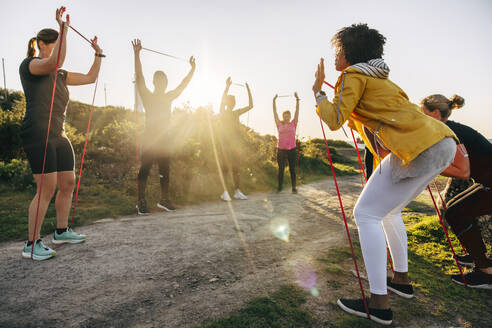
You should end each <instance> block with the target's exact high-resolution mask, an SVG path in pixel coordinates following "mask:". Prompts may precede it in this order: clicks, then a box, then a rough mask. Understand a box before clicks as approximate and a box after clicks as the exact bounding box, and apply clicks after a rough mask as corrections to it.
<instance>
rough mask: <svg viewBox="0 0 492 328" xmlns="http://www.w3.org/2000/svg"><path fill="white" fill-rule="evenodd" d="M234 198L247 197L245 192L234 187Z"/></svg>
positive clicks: (244, 198)
mask: <svg viewBox="0 0 492 328" xmlns="http://www.w3.org/2000/svg"><path fill="white" fill-rule="evenodd" d="M234 198H236V199H243V200H246V199H248V197H247V196H246V195H245V194H243V193H242V192H241V190H239V189H236V192H235V193H234Z"/></svg>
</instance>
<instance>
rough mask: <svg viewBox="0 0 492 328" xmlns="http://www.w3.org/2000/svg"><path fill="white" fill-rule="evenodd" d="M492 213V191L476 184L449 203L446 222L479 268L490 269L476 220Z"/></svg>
mask: <svg viewBox="0 0 492 328" xmlns="http://www.w3.org/2000/svg"><path fill="white" fill-rule="evenodd" d="M491 213H492V189H491V188H488V187H485V186H483V185H481V184H478V183H475V184H473V185H472V186H471V187H469V188H468V189H466V190H465V191H463V192H462V193H461V194H459V195H456V196H455V197H454V198H453V199H451V200H450V201H449V202H448V209H447V210H446V213H445V216H444V217H445V218H446V221H447V222H448V223H449V225H450V226H451V228H452V229H453V231H454V233H455V234H456V236H457V237H458V239H459V240H460V241H461V243H462V244H463V246H464V247H465V248H466V251H467V252H468V253H469V254H470V255H471V256H472V258H473V260H474V261H475V265H476V266H477V267H479V268H485V267H490V266H491V265H492V263H490V261H489V260H488V259H487V256H486V248H485V244H484V242H483V239H482V235H481V232H480V228H479V226H478V224H477V222H476V218H477V217H479V216H482V215H486V214H491Z"/></svg>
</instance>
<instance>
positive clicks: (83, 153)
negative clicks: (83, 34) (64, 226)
mask: <svg viewBox="0 0 492 328" xmlns="http://www.w3.org/2000/svg"><path fill="white" fill-rule="evenodd" d="M98 81H99V79H97V80H96V83H95V86H94V94H93V95H92V104H91V109H90V112H89V122H88V123H87V130H86V132H85V142H84V150H83V151H82V158H81V160H80V170H79V177H78V181H77V190H76V191H75V200H74V203H73V210H72V221H71V222H70V229H71V228H72V226H73V222H74V218H75V209H76V208H77V199H78V196H79V187H80V180H81V178H82V170H83V168H84V158H85V151H86V149H87V140H88V139H89V131H90V129H91V122H92V114H93V112H94V101H95V100H96V91H97V82H98Z"/></svg>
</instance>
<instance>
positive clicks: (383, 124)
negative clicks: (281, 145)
mask: <svg viewBox="0 0 492 328" xmlns="http://www.w3.org/2000/svg"><path fill="white" fill-rule="evenodd" d="M384 65H385V64H384ZM356 66H357V65H356ZM363 72H364V70H361V69H358V68H357V67H354V66H350V67H348V68H346V69H345V70H344V71H343V72H342V74H341V75H340V77H339V78H338V82H337V84H336V87H335V97H334V98H333V102H330V101H328V100H327V99H325V100H322V101H321V102H320V103H319V106H318V108H317V110H316V112H317V113H318V115H319V116H320V117H321V119H322V120H323V121H324V122H325V123H326V124H327V125H328V127H329V128H330V129H331V130H338V129H339V128H340V127H341V126H342V125H343V124H344V122H345V121H347V120H348V121H349V127H351V128H352V129H356V130H357V132H358V133H359V134H360V135H361V136H362V138H363V139H364V143H365V144H366V146H367V147H368V148H369V149H370V150H371V152H372V153H373V154H375V155H376V153H375V151H374V149H373V148H372V146H371V142H369V139H368V138H369V137H370V136H367V135H366V134H365V133H364V129H363V127H364V126H365V127H366V128H368V129H369V130H370V131H371V132H372V133H375V134H376V135H377V136H378V138H379V140H380V141H381V142H382V143H383V144H384V146H385V147H386V148H387V149H389V150H390V151H391V152H392V153H393V154H395V155H396V156H398V157H399V158H400V159H401V160H402V162H403V163H404V164H405V165H407V164H408V163H410V162H411V161H412V160H413V159H414V158H416V157H417V156H418V155H419V154H420V153H421V152H423V151H424V150H426V149H427V148H429V147H430V146H432V145H434V144H436V143H437V142H439V141H441V140H442V139H444V138H446V137H453V138H455V139H456V140H457V141H458V138H457V137H456V135H455V134H454V133H453V131H451V129H450V128H448V127H447V126H446V125H445V124H444V123H442V122H440V121H438V120H436V119H434V118H432V117H429V116H427V115H425V114H424V113H423V112H422V111H421V109H420V108H419V107H418V106H417V105H415V104H412V103H411V102H410V101H409V99H408V96H407V95H406V94H405V92H403V90H401V89H400V88H399V87H398V86H397V85H396V84H394V83H393V82H391V81H390V80H389V79H388V78H379V77H373V76H369V75H366V74H364V73H363ZM388 72H389V69H388ZM340 95H341V96H340ZM340 97H341V99H340Z"/></svg>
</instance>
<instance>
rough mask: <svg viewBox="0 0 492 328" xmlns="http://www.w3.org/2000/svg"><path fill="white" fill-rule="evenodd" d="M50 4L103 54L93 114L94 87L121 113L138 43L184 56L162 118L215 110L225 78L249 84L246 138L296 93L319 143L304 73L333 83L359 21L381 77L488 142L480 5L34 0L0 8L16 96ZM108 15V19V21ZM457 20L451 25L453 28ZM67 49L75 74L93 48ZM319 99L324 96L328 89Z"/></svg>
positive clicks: (155, 64) (488, 81) (88, 89)
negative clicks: (446, 107) (432, 101)
mask: <svg viewBox="0 0 492 328" xmlns="http://www.w3.org/2000/svg"><path fill="white" fill-rule="evenodd" d="M61 4H63V5H65V6H66V7H67V13H69V14H70V16H71V24H72V25H73V26H74V27H75V28H77V29H78V30H79V31H81V32H82V33H83V34H84V35H86V36H88V37H92V36H93V35H94V34H97V35H98V37H99V42H100V45H101V47H102V48H103V50H104V53H105V54H106V55H107V57H106V58H104V60H103V63H102V68H101V73H100V82H99V86H98V90H97V96H96V105H97V106H104V98H105V95H104V88H106V89H107V100H108V101H107V104H108V105H113V106H117V107H125V108H128V109H132V108H133V103H134V99H133V83H132V81H133V50H132V48H131V44H130V40H132V39H133V38H140V39H142V44H143V46H144V47H147V48H150V49H154V50H158V51H163V52H166V53H170V54H172V55H176V56H179V57H184V58H188V57H189V56H191V55H194V56H195V57H196V60H197V70H196V72H195V75H194V77H193V79H192V81H191V83H190V85H189V86H188V88H187V89H186V90H185V91H184V92H183V94H182V95H181V97H180V98H178V99H177V100H176V101H175V102H174V103H173V108H174V107H178V108H179V107H183V105H184V104H186V103H189V104H190V105H191V106H192V107H193V108H196V107H199V106H207V105H212V106H213V109H214V111H215V112H217V111H218V105H219V102H220V98H221V95H222V92H223V89H224V87H225V80H226V78H227V76H231V77H232V79H233V81H234V82H239V83H244V82H249V84H250V86H251V90H252V94H253V102H254V105H255V106H254V108H253V110H252V111H251V112H250V114H249V126H250V127H251V128H252V129H254V130H256V131H258V132H259V133H261V134H273V135H276V134H277V132H276V129H275V126H274V122H273V115H272V108H271V101H272V98H273V96H274V94H276V93H278V94H279V95H280V94H293V93H294V91H298V92H299V95H300V98H301V108H300V118H299V129H298V134H299V136H300V137H321V136H322V135H321V129H320V127H319V121H318V117H317V115H316V114H315V111H314V106H315V101H314V97H313V95H312V91H311V86H312V83H313V81H314V77H313V75H314V70H315V68H316V65H317V63H318V61H319V58H320V57H324V58H325V61H326V80H327V81H329V82H334V81H336V78H337V76H338V72H336V71H335V70H334V69H333V62H334V59H333V49H332V48H331V46H330V39H331V36H332V35H333V34H334V33H335V32H336V31H337V30H339V29H340V28H342V27H343V26H347V25H350V24H352V23H356V22H366V23H368V25H369V26H370V27H372V28H376V29H378V30H379V31H380V32H381V33H382V34H383V35H384V36H386V38H387V42H386V47H385V55H384V57H383V58H384V59H385V61H386V62H387V63H388V65H389V67H390V69H391V73H390V79H391V80H392V81H393V82H395V83H396V84H398V85H399V86H400V87H401V88H402V89H403V90H404V91H405V92H406V93H407V94H408V96H409V97H410V100H411V101H412V102H414V103H418V102H419V101H420V99H422V98H424V97H425V96H428V95H430V94H435V93H441V94H443V95H445V96H447V97H449V96H451V95H452V94H455V93H456V94H458V95H461V96H462V97H464V98H465V101H466V103H465V107H464V108H463V109H460V110H459V111H457V112H453V115H452V116H451V120H455V121H458V122H461V123H463V124H466V125H469V126H470V127H472V128H474V129H476V130H477V131H479V132H481V133H482V134H483V135H484V136H486V137H487V138H488V139H490V138H492V124H490V119H489V117H490V114H488V113H487V112H486V111H487V109H488V108H492V100H490V98H488V97H487V95H488V88H489V87H488V86H489V85H492V68H490V67H489V66H485V65H479V64H478V63H480V62H482V61H483V59H482V57H483V54H486V53H490V52H491V51H492V43H491V42H486V41H487V40H490V36H488V31H490V30H491V29H492V22H491V21H490V19H488V18H487V17H490V14H492V3H490V2H487V1H471V2H467V3H463V2H460V1H449V2H447V3H446V5H445V6H443V5H442V3H441V2H438V1H430V2H426V1H421V0H419V1H415V2H412V3H393V2H390V1H381V2H380V6H378V7H377V8H375V7H374V6H373V5H371V4H367V3H364V2H362V1H356V3H355V4H356V5H355V6H352V7H351V8H350V10H347V9H346V8H345V7H344V6H343V5H342V4H340V3H335V2H333V3H329V2H325V1H324V2H322V1H306V2H302V3H300V2H296V1H284V2H280V1H276V0H275V1H269V2H267V3H257V2H255V3H252V4H245V3H237V2H232V3H231V2H226V1H221V0H215V1H211V2H207V3H202V2H198V1H191V2H190V3H187V4H186V5H185V4H181V3H174V2H170V1H163V2H159V1H140V2H138V3H120V2H116V1H114V0H113V1H106V2H103V3H99V2H97V6H98V8H99V9H98V11H92V10H91V9H90V8H91V7H92V6H93V5H96V2H95V1H92V0H91V1H86V2H84V3H83V4H82V3H77V2H76V1H64V2H59V1H57V2H55V3H53V4H52V5H50V6H46V5H45V4H44V3H38V2H35V1H28V2H14V1H7V2H6V3H4V4H3V7H4V9H5V12H22V13H23V15H24V16H25V21H27V22H29V23H27V24H26V23H24V24H22V25H19V26H17V24H16V17H15V15H9V16H7V17H6V19H4V21H3V22H2V24H5V26H3V27H4V30H7V28H6V27H7V26H14V25H15V26H16V29H15V30H14V31H13V32H10V33H7V35H6V36H5V37H4V39H5V40H4V44H8V45H9V47H4V48H3V49H2V50H1V51H0V57H2V58H5V66H6V67H5V69H6V75H7V88H8V89H11V90H19V91H22V87H21V85H20V79H19V75H18V65H19V64H20V62H21V61H22V60H23V59H24V57H25V50H26V46H27V41H28V39H29V38H30V37H32V36H33V35H35V33H36V32H37V31H39V30H40V29H41V28H44V27H55V26H56V23H55V20H54V11H55V9H56V8H57V7H58V6H60V5H61ZM116 5H117V6H118V9H119V11H118V12H117V13H115V14H111V13H112V12H113V8H115V7H116ZM332 13H336V14H332ZM458 13H459V19H460V20H459V24H457V23H455V22H456V19H455V18H454V17H457V15H458ZM415 17H418V19H415ZM93 22H96V23H93ZM98 22H100V23H98ZM128 22H134V23H135V24H128ZM115 27H116V28H115ZM320 30H321V31H323V30H324V31H326V33H320V32H319V31H320ZM167 31H170V32H167ZM67 42H68V48H67V60H66V61H65V65H64V68H65V69H67V70H70V71H81V72H85V71H87V70H88V69H89V66H90V64H91V63H92V54H93V50H92V49H91V48H90V47H89V46H88V44H87V43H86V42H85V41H83V40H82V39H81V38H80V37H79V36H78V35H76V34H75V33H72V31H71V32H70V33H69V35H68V40H67ZM142 64H143V71H144V76H145V79H146V83H147V86H149V87H151V88H150V89H152V83H151V81H152V74H153V72H154V71H155V70H164V71H165V72H166V74H167V75H168V77H169V88H173V87H174V86H176V85H177V84H178V83H179V82H180V81H181V79H182V78H183V77H184V76H185V75H186V73H187V72H188V70H189V64H188V63H184V62H181V61H177V60H175V59H172V58H167V57H163V56H159V55H157V54H152V53H149V52H142ZM2 82H3V79H2ZM2 84H3V83H2ZM325 90H326V92H327V94H328V95H329V98H330V96H331V95H332V93H331V90H329V89H325ZM92 92H93V86H92V85H90V86H83V87H70V98H71V100H76V101H80V102H84V103H90V101H91V99H92ZM231 92H232V93H233V94H235V95H236V98H237V106H238V107H240V106H243V105H244V104H245V103H246V102H247V97H246V91H245V90H244V88H242V87H239V86H233V87H231ZM294 106H295V102H294V98H293V97H292V98H281V99H279V101H278V105H277V107H278V110H279V111H283V110H289V109H290V110H293V109H294ZM484 118H486V119H484ZM247 119H248V118H247V115H244V116H242V118H241V121H242V122H243V123H247ZM327 132H328V133H327V137H328V138H331V139H340V140H346V141H349V142H350V140H349V139H347V138H346V137H345V136H344V134H343V132H341V131H340V130H339V131H336V132H332V131H327Z"/></svg>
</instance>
